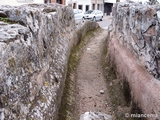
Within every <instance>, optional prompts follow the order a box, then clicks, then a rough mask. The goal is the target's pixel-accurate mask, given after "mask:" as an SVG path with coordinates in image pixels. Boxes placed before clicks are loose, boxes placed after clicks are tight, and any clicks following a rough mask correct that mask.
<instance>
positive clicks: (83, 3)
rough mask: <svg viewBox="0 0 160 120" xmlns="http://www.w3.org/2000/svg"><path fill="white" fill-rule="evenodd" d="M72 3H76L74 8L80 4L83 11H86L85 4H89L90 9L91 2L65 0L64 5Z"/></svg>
mask: <svg viewBox="0 0 160 120" xmlns="http://www.w3.org/2000/svg"><path fill="white" fill-rule="evenodd" d="M73 3H76V8H77V9H78V6H79V5H82V6H83V8H82V10H83V12H85V11H86V5H89V10H91V9H92V6H91V5H92V4H91V0H66V5H69V4H72V6H73Z"/></svg>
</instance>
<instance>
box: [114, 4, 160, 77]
mask: <svg viewBox="0 0 160 120" xmlns="http://www.w3.org/2000/svg"><path fill="white" fill-rule="evenodd" d="M113 11H114V18H113V30H114V32H115V34H116V36H117V39H118V41H119V42H120V43H121V44H122V45H124V46H126V47H127V48H128V49H130V50H131V51H132V52H133V53H134V54H135V55H136V56H137V58H138V60H139V62H140V63H141V65H143V66H145V67H146V69H147V70H148V71H149V72H150V73H151V74H152V75H154V77H155V78H158V79H159V78H160V24H159V22H160V21H159V18H160V14H159V12H160V6H159V5H155V6H149V5H143V4H139V3H132V4H131V3H119V4H116V5H115V7H114V10H113Z"/></svg>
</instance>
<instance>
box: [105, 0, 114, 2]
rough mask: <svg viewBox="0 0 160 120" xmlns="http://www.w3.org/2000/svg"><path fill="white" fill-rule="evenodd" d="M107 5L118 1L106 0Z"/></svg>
mask: <svg viewBox="0 0 160 120" xmlns="http://www.w3.org/2000/svg"><path fill="white" fill-rule="evenodd" d="M104 2H105V3H116V0H104Z"/></svg>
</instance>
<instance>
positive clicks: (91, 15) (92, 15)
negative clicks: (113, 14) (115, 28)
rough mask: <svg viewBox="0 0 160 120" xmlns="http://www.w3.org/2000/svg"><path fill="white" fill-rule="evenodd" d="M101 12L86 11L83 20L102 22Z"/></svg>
mask: <svg viewBox="0 0 160 120" xmlns="http://www.w3.org/2000/svg"><path fill="white" fill-rule="evenodd" d="M102 18H103V12H102V11H100V10H88V11H86V12H85V13H84V17H83V19H89V20H92V21H96V20H100V21H102Z"/></svg>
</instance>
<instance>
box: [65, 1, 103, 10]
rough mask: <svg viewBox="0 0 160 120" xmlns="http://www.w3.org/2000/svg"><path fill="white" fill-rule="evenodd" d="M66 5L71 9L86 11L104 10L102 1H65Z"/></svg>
mask: <svg viewBox="0 0 160 120" xmlns="http://www.w3.org/2000/svg"><path fill="white" fill-rule="evenodd" d="M66 5H67V6H71V7H72V8H73V9H81V10H83V12H85V11H87V10H101V11H103V10H104V2H103V0H66Z"/></svg>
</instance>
